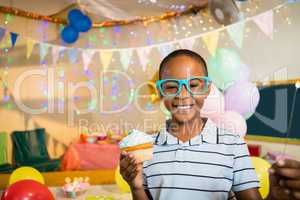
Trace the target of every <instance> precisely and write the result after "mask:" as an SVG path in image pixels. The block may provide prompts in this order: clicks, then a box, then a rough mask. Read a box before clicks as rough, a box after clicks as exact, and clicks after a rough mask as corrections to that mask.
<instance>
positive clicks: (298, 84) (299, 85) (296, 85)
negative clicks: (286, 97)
mask: <svg viewBox="0 0 300 200" xmlns="http://www.w3.org/2000/svg"><path fill="white" fill-rule="evenodd" d="M295 87H296V89H299V88H300V81H297V82H296V84H295Z"/></svg>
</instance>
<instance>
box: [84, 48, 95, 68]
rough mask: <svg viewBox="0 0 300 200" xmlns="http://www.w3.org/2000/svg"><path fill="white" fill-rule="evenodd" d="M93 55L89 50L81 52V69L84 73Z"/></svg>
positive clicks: (92, 51)
mask: <svg viewBox="0 0 300 200" xmlns="http://www.w3.org/2000/svg"><path fill="white" fill-rule="evenodd" d="M94 54H95V51H94V50H91V49H88V50H84V51H82V60H83V68H84V70H85V71H86V70H87V69H88V67H89V64H90V63H91V60H92V58H93V55H94Z"/></svg>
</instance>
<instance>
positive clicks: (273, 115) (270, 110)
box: [247, 84, 300, 139]
mask: <svg viewBox="0 0 300 200" xmlns="http://www.w3.org/2000/svg"><path fill="white" fill-rule="evenodd" d="M259 93H260V102H259V104H258V107H257V109H256V112H255V114H254V115H252V116H251V117H250V118H249V119H248V120H247V125H248V131H247V134H248V135H258V136H270V137H277V138H291V139H300V89H296V87H295V84H289V85H277V86H269V87H260V88H259ZM276 107H277V108H276ZM290 123H291V124H290Z"/></svg>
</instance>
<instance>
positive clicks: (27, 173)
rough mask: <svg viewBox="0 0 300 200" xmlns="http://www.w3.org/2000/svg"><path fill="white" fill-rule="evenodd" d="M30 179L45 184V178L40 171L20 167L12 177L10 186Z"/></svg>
mask: <svg viewBox="0 0 300 200" xmlns="http://www.w3.org/2000/svg"><path fill="white" fill-rule="evenodd" d="M28 179H29V180H34V181H37V182H39V183H42V184H45V180H44V177H43V175H42V174H41V173H40V172H39V171H38V170H36V169H34V168H32V167H19V168H18V169H16V170H14V171H13V173H12V174H11V175H10V177H9V185H12V184H14V183H15V182H17V181H21V180H28Z"/></svg>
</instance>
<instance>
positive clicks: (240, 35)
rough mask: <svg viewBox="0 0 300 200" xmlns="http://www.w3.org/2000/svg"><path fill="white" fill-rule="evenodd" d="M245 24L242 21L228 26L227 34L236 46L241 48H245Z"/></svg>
mask: <svg viewBox="0 0 300 200" xmlns="http://www.w3.org/2000/svg"><path fill="white" fill-rule="evenodd" d="M244 29H245V22H244V21H241V22H238V23H235V24H232V25H231V26H228V28H227V32H228V34H229V36H230V38H231V39H232V40H233V42H234V43H235V45H236V46H237V47H239V48H242V46H243V40H244Z"/></svg>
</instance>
